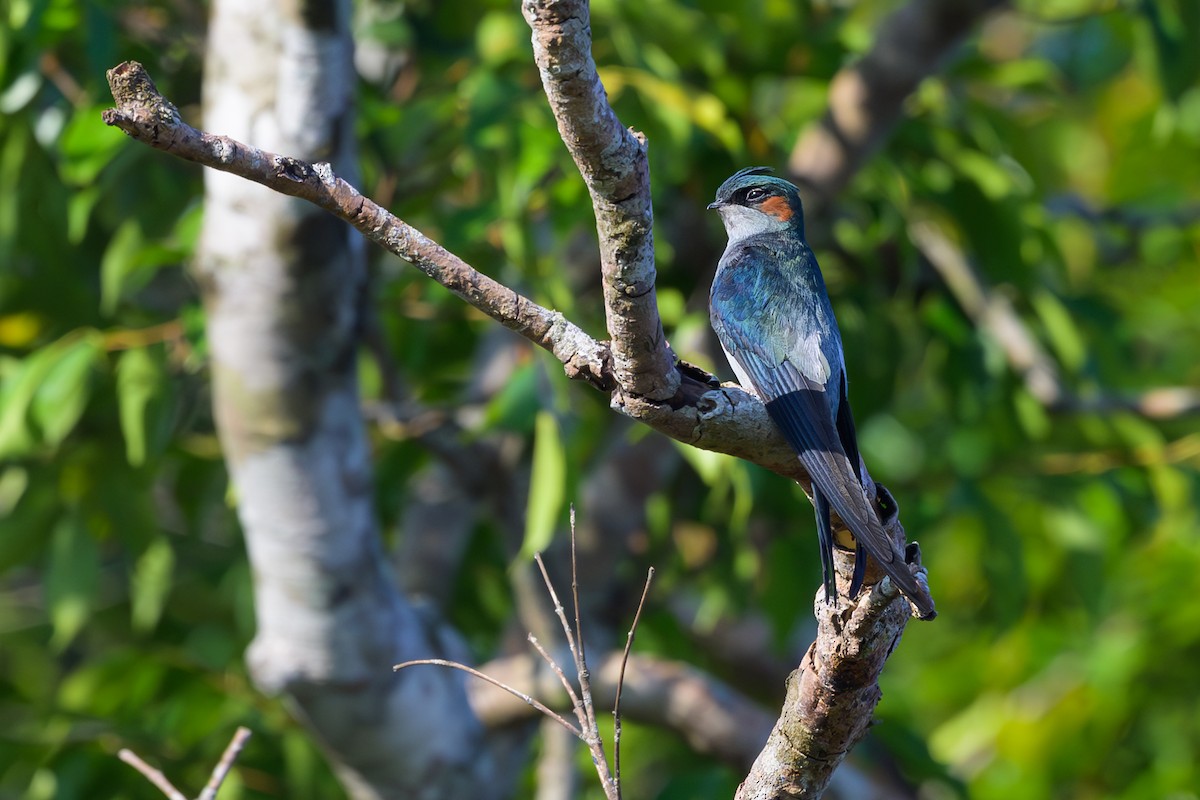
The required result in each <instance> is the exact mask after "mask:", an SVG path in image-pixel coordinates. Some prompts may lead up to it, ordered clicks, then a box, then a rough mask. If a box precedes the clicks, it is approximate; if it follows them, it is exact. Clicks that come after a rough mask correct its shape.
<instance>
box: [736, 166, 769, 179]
mask: <svg viewBox="0 0 1200 800" xmlns="http://www.w3.org/2000/svg"><path fill="white" fill-rule="evenodd" d="M774 171H775V170H774V169H773V168H772V167H746V168H744V169H739V170H738V171H737V172H735V173H733V175H732V176H731V179H732V178H745V177H748V176H750V175H770V174H771V173H772V172H774Z"/></svg>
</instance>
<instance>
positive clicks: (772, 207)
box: [759, 197, 792, 222]
mask: <svg viewBox="0 0 1200 800" xmlns="http://www.w3.org/2000/svg"><path fill="white" fill-rule="evenodd" d="M759 208H761V209H762V212H763V213H764V214H770V215H771V216H772V217H774V218H775V219H777V220H779V221H780V222H787V221H788V220H790V219H791V218H792V207H791V206H789V205H788V201H787V199H786V198H783V197H768V198H767V199H766V200H763V202H762V205H760V206H759Z"/></svg>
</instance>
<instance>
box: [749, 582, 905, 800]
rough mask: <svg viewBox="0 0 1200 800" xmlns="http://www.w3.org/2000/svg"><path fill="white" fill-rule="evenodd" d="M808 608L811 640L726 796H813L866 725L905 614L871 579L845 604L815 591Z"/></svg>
mask: <svg viewBox="0 0 1200 800" xmlns="http://www.w3.org/2000/svg"><path fill="white" fill-rule="evenodd" d="M816 612H817V613H816V616H817V626H818V630H817V638H816V641H814V642H813V644H812V646H811V647H809V649H808V652H807V653H806V654H805V656H804V659H803V661H802V662H801V663H800V667H799V668H798V669H797V670H796V671H795V672H793V673H792V674H791V676H790V677H789V678H788V682H787V697H786V699H785V700H784V703H783V709H782V711H781V713H780V716H779V719H778V721H777V722H776V723H775V727H774V729H773V730H772V731H771V735H770V737H769V738H768V739H767V744H766V746H765V747H764V748H763V750H762V752H761V753H759V755H758V758H757V759H755V761H754V766H752V767H751V768H750V772H749V774H748V775H747V776H746V779H745V780H744V781H742V785H741V786H739V787H738V790H737V793H736V794H735V795H734V800H784V798H810V799H811V800H817V798H819V797H821V795H822V794H823V792H824V791H825V787H826V786H827V785H828V784H829V781H830V779H831V778H832V776H833V771H834V770H835V769H837V767H838V765H839V764H841V762H842V759H844V758H845V757H846V754H847V753H849V752H850V749H851V748H853V747H854V746H855V745H856V744H858V742H860V741H861V740H862V738H863V737H864V736H866V734H867V730H868V728H869V727H870V725H871V719H872V715H873V714H874V711H875V706H876V705H877V704H878V703H879V699H880V698H881V697H882V692H881V691H880V689H879V676H880V675H881V674H882V673H883V666H884V664H885V663H887V659H888V657H889V656H890V655H891V654H892V651H893V650H894V649H895V648H896V645H897V644H899V643H900V636H901V634H902V633H903V632H904V626H905V623H906V622H907V621H908V613H907V611H906V610H905V609H904V608H903V607H902V606H901V605H899V604H897V603H894V602H891V601H890V600H889V599H888V598H887V596H886V595H885V594H883V593H881V591H880V587H879V586H878V585H877V586H875V587H872V589H871V591H870V592H869V593H868V595H867V597H866V598H865V599H860V600H859V601H858V602H857V603H853V604H849V603H845V602H844V601H843V600H842V599H839V600H838V602H837V604H836V605H830V604H827V603H825V602H823V599H822V598H821V595H820V593H818V598H817V601H816Z"/></svg>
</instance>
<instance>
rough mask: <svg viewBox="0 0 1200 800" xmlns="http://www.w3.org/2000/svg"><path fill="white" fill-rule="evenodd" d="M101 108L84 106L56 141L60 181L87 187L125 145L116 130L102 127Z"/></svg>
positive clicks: (75, 113) (72, 116) (73, 115)
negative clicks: (58, 154) (59, 157)
mask: <svg viewBox="0 0 1200 800" xmlns="http://www.w3.org/2000/svg"><path fill="white" fill-rule="evenodd" d="M102 110H103V106H85V107H82V108H78V109H76V110H75V111H74V113H72V115H71V119H70V120H69V121H68V122H67V125H66V127H65V128H64V129H63V133H62V136H61V137H60V138H59V153H60V154H61V156H62V159H61V161H60V162H59V173H60V174H61V175H62V179H63V182H64V183H66V184H68V185H73V186H89V185H91V184H92V182H93V181H95V180H96V176H97V175H99V174H100V171H101V170H103V169H104V168H105V167H107V166H108V165H109V164H110V163H112V160H113V157H114V156H116V154H117V153H118V152H119V151H120V150H121V148H123V147H126V146H127V142H128V139H127V137H126V136H125V134H123V133H121V131H120V130H119V129H118V128H115V127H112V126H109V125H105V124H104V121H103V120H102V119H101V118H100V112H101V111H102Z"/></svg>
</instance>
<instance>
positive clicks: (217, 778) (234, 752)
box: [199, 726, 250, 800]
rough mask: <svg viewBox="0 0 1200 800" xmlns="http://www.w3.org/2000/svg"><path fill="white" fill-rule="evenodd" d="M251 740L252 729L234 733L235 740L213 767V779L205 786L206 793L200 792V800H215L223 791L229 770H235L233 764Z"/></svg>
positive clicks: (238, 730)
mask: <svg viewBox="0 0 1200 800" xmlns="http://www.w3.org/2000/svg"><path fill="white" fill-rule="evenodd" d="M249 738H250V729H249V728H245V727H241V726H239V727H238V729H237V730H236V731H235V732H234V734H233V738H232V739H230V740H229V744H228V745H226V747H225V752H224V753H222V754H221V760H220V761H218V762H217V765H216V766H215V767H213V771H212V777H211V778H209V779H208V783H206V784H205V785H204V791H202V792H200V797H199V800H215V798H216V796H217V792H219V791H220V790H221V784H222V783H224V782H225V777H226V776H227V775H229V770H231V769H233V762H234V761H237V757H238V755H239V754H240V753H241V752H242V748H243V747H245V746H246V741H247V740H248V739H249Z"/></svg>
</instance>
